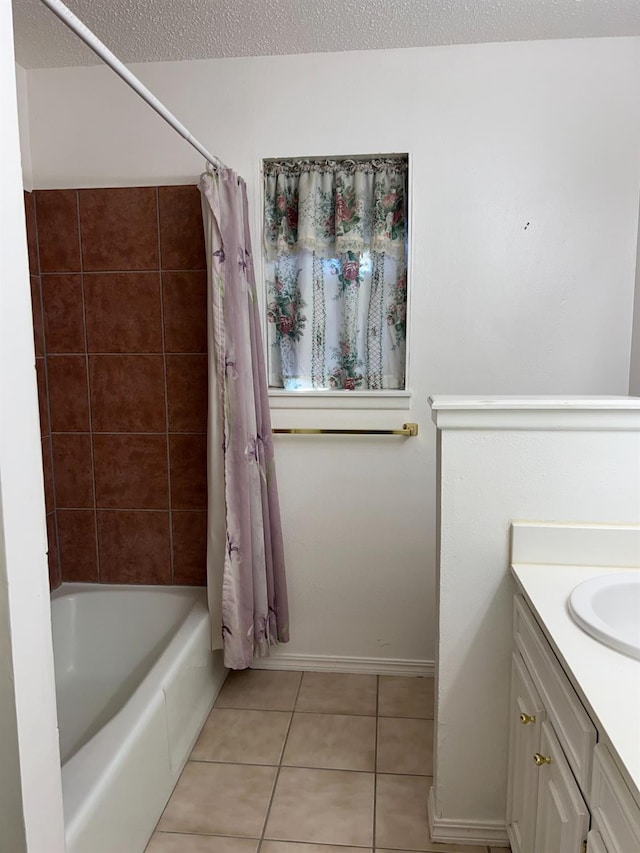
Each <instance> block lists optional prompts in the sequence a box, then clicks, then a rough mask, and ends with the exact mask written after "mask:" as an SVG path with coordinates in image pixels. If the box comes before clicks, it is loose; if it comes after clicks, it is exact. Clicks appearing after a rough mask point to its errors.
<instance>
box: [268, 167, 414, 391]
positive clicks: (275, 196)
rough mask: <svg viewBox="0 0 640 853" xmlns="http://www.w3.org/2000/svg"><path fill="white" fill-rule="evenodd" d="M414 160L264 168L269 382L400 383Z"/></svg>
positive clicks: (346, 386) (326, 385) (343, 386)
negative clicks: (408, 186) (409, 165)
mask: <svg viewBox="0 0 640 853" xmlns="http://www.w3.org/2000/svg"><path fill="white" fill-rule="evenodd" d="M406 178H407V159H406V157H401V156H398V157H384V158H378V159H368V160H283V161H269V162H267V163H265V166H264V180H265V192H264V198H265V208H264V223H265V224H264V244H265V250H266V258H267V263H266V274H267V289H268V305H267V319H268V321H269V322H268V336H269V355H270V359H269V362H270V363H269V384H270V385H271V386H272V387H277V388H285V389H292V390H293V389H298V388H316V389H330V388H335V389H339V390H349V391H353V390H356V389H375V390H382V389H401V388H404V381H405V357H406V354H405V338H406V315H407V266H406V255H407V216H406V211H407V198H406V197H407V191H406V183H407V180H406Z"/></svg>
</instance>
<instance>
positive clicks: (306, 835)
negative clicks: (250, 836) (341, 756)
mask: <svg viewBox="0 0 640 853" xmlns="http://www.w3.org/2000/svg"><path fill="white" fill-rule="evenodd" d="M416 778H417V777H416ZM373 786H374V776H373V773H353V772H351V771H347V770H307V769H304V768H298V767H283V768H282V770H281V771H280V776H279V777H278V783H277V785H276V790H275V794H274V797H273V803H272V805H271V812H270V814H269V819H268V821H267V828H266V830H265V838H269V839H272V840H280V841H308V842H311V843H317V844H345V845H350V846H353V847H371V845H372V843H373Z"/></svg>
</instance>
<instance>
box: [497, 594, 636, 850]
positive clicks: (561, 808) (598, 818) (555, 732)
mask: <svg viewBox="0 0 640 853" xmlns="http://www.w3.org/2000/svg"><path fill="white" fill-rule="evenodd" d="M602 736H604V733H599V732H598V731H597V729H596V727H595V726H594V724H593V722H592V720H591V719H590V717H589V715H588V713H587V711H586V710H585V708H584V706H583V704H582V702H581V701H580V699H579V697H578V695H577V693H576V692H575V690H574V688H573V686H572V685H571V683H570V681H569V679H568V677H567V676H566V674H565V673H564V671H563V669H562V667H561V666H560V664H559V662H558V659H557V657H556V656H555V654H554V652H553V651H552V649H551V646H550V645H549V643H548V642H547V640H546V638H545V636H544V634H543V633H542V631H541V629H540V628H539V626H538V624H537V622H536V620H535V618H534V616H533V614H532V613H531V611H530V609H529V607H528V605H527V604H526V602H525V600H524V599H523V598H522V597H521V596H519V595H518V596H516V597H515V604H514V650H513V655H512V681H511V707H510V732H509V785H508V795H507V797H508V798H507V827H508V834H509V840H510V842H511V848H512V850H513V853H585V851H588V853H638V851H640V809H639V808H638V805H637V803H636V802H635V800H634V799H633V797H632V795H631V792H630V791H629V789H628V787H627V786H626V784H625V782H624V780H623V779H622V776H621V775H620V772H619V770H618V768H617V767H616V765H615V763H614V762H613V760H612V758H611V755H610V754H609V752H608V750H607V748H606V746H605V745H604V744H603V743H598V741H599V740H601V739H602Z"/></svg>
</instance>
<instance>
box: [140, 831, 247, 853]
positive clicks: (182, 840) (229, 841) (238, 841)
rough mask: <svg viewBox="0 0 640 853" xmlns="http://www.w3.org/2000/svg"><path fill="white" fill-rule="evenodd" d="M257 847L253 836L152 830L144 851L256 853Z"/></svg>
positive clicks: (146, 852)
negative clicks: (221, 835)
mask: <svg viewBox="0 0 640 853" xmlns="http://www.w3.org/2000/svg"><path fill="white" fill-rule="evenodd" d="M257 849H258V840H257V839H255V838H219V837H217V836H215V835H185V834H184V833H182V832H180V833H178V832H154V834H153V835H152V836H151V841H150V842H149V845H148V846H147V849H146V850H145V853H256V850H257Z"/></svg>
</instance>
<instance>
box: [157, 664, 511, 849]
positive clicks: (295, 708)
mask: <svg viewBox="0 0 640 853" xmlns="http://www.w3.org/2000/svg"><path fill="white" fill-rule="evenodd" d="M432 751H433V679H430V678H401V677H396V676H384V675H381V676H375V675H345V674H337V673H325V672H322V673H320V672H305V673H304V674H303V673H301V672H276V671H273V670H245V671H243V672H232V673H230V675H229V677H228V678H227V681H226V683H225V685H224V687H223V688H222V690H221V692H220V695H219V696H218V699H217V701H216V704H215V706H214V708H213V710H212V711H211V715H210V716H209V719H208V720H207V722H206V724H205V726H204V728H203V730H202V732H201V734H200V737H199V738H198V741H197V743H196V745H195V746H194V748H193V752H192V753H191V756H190V759H189V761H188V762H187V765H186V767H185V768H184V771H183V772H182V775H181V777H180V779H179V780H178V783H177V785H176V787H175V789H174V791H173V794H172V796H171V799H170V800H169V803H168V804H167V807H166V808H165V810H164V814H163V815H162V817H161V819H160V822H159V823H158V826H157V828H156V832H155V833H154V835H153V837H152V838H151V841H150V842H149V845H148V847H147V850H146V853H364V851H363V848H364V850H369V851H371V850H373V849H374V848H375V850H376V851H379V853H387V851H392V850H393V851H425V853H427V852H428V853H488V851H489V848H486V847H473V846H463V847H460V846H456V845H447V844H435V843H433V842H431V841H430V840H429V830H428V823H427V795H428V792H429V787H430V786H431V775H432V773H433V769H432V768H433V757H432ZM495 853H497V848H496V849H495ZM500 853H505V850H504V848H502V850H501V851H500Z"/></svg>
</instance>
